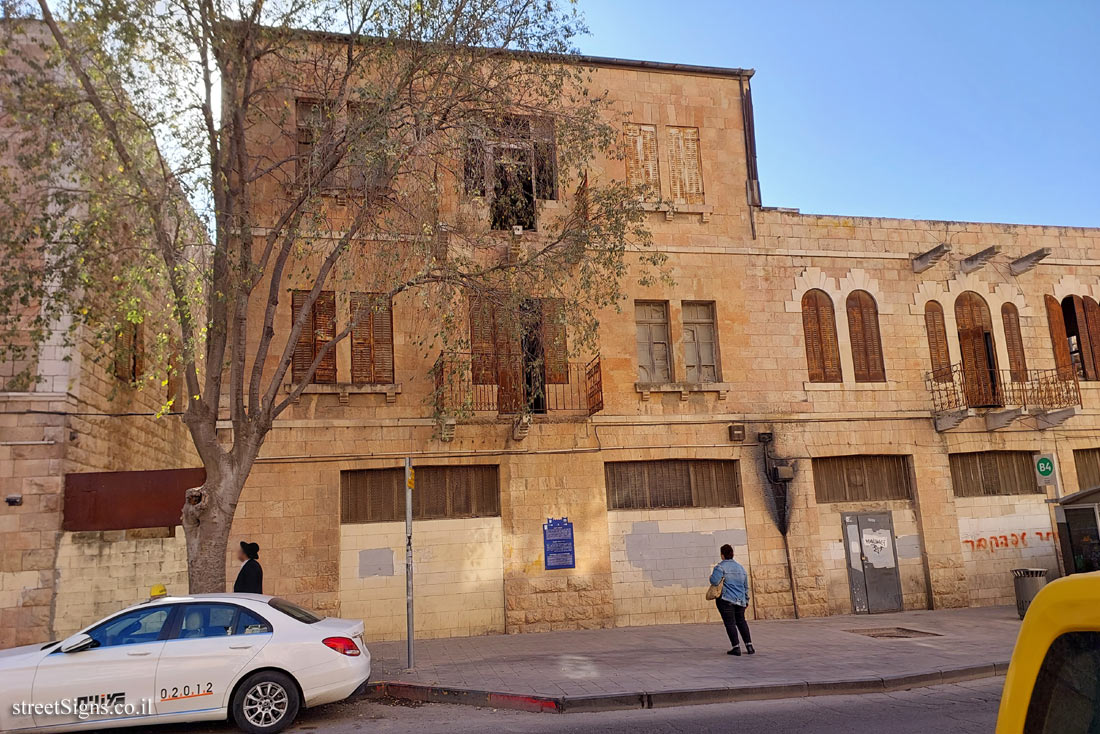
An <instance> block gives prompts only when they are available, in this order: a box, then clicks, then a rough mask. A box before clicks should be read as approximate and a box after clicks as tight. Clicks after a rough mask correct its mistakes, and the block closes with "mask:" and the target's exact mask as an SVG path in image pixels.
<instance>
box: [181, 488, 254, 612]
mask: <svg viewBox="0 0 1100 734" xmlns="http://www.w3.org/2000/svg"><path fill="white" fill-rule="evenodd" d="M239 496H240V487H239V486H238V482H237V477H235V476H233V475H232V474H229V475H223V476H222V477H221V478H220V480H219V479H218V478H216V477H212V476H210V472H209V471H208V472H207V480H206V483H205V484H203V486H201V487H196V488H194V489H189V490H187V494H186V499H185V501H184V505H183V530H184V535H185V536H186V539H187V583H188V587H189V590H190V593H192V594H209V593H220V592H224V591H227V589H226V578H225V554H226V549H227V546H228V543H229V532H230V530H231V528H232V525H233V509H231V508H229V507H226V505H227V504H229V503H231V505H232V508H235V507H236V504H237V502H236V498H237V497H239Z"/></svg>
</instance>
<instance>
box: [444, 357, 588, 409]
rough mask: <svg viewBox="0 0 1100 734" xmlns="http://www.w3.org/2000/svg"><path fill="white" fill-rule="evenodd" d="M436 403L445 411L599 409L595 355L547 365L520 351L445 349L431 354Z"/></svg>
mask: <svg viewBox="0 0 1100 734" xmlns="http://www.w3.org/2000/svg"><path fill="white" fill-rule="evenodd" d="M432 371H433V373H434V377H435V401H436V409H437V410H438V411H439V413H440V414H441V415H444V416H461V417H469V416H476V415H478V414H482V415H485V414H498V415H521V414H557V415H574V416H590V415H593V414H594V413H597V412H599V411H600V410H603V374H602V370H601V368H600V358H599V357H598V356H597V357H595V358H593V359H592V360H590V361H588V362H568V363H561V364H559V365H556V366H551V367H550V368H549V369H547V367H546V366H545V365H544V364H542V363H541V362H529V361H525V360H524V359H523V358H522V357H518V356H517V357H503V358H502V357H499V356H496V355H474V354H470V353H463V352H448V353H445V354H443V355H441V356H440V358H439V359H438V360H436V363H435V366H434V367H433V368H432Z"/></svg>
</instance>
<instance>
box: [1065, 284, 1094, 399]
mask: <svg viewBox="0 0 1100 734" xmlns="http://www.w3.org/2000/svg"><path fill="white" fill-rule="evenodd" d="M1070 298H1071V299H1072V300H1073V313H1074V318H1075V319H1076V321H1077V345H1078V349H1080V350H1081V372H1082V374H1084V376H1085V379H1086V380H1095V379H1096V374H1097V373H1096V360H1095V357H1094V355H1093V344H1092V339H1091V338H1089V327H1088V319H1087V318H1086V317H1085V299H1083V298H1081V296H1070ZM1096 346H1097V347H1100V344H1097V345H1096Z"/></svg>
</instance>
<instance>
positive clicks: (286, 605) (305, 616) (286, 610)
mask: <svg viewBox="0 0 1100 734" xmlns="http://www.w3.org/2000/svg"><path fill="white" fill-rule="evenodd" d="M268 604H269V605H271V607H272V608H273V609H276V610H278V611H280V612H282V613H283V614H285V615H286V616H288V617H291V618H293V619H296V620H298V621H299V622H303V623H305V624H313V623H314V622H320V621H321V617H318V616H317V615H316V614H314V613H313V612H311V611H309V610H308V609H302V608H301V607H300V606H298V605H297V604H293V603H291V602H288V601H287V600H286V599H272V600H271V601H269V602H268Z"/></svg>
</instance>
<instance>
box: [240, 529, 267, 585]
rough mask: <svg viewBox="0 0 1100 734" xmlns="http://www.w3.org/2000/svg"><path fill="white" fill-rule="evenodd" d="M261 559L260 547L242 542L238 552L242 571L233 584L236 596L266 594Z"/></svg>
mask: <svg viewBox="0 0 1100 734" xmlns="http://www.w3.org/2000/svg"><path fill="white" fill-rule="evenodd" d="M259 557H260V546H258V545H257V544H256V543H247V542H245V541H243V540H242V541H241V549H240V550H239V551H237V560H238V561H240V562H241V570H240V572H239V573H238V574H237V580H236V581H234V582H233V593H234V594H262V593H264V569H263V567H262V566H260V561H259V560H258V559H259Z"/></svg>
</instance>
